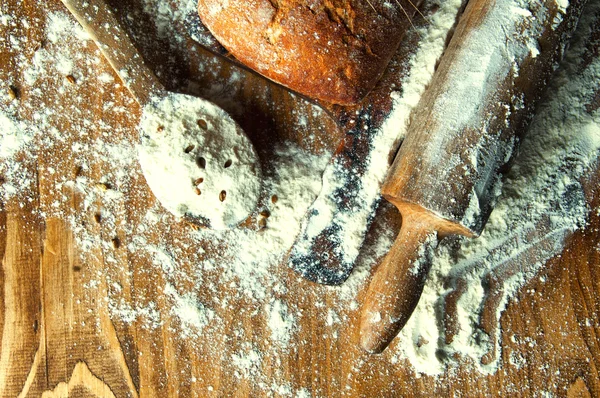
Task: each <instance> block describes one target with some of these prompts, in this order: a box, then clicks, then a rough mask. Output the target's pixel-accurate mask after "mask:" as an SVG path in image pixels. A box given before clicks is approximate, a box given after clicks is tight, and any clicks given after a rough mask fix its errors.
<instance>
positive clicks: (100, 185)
mask: <svg viewBox="0 0 600 398" xmlns="http://www.w3.org/2000/svg"><path fill="white" fill-rule="evenodd" d="M96 188H98V189H99V190H101V191H107V190H109V189H110V184H107V183H105V182H99V183H97V184H96Z"/></svg>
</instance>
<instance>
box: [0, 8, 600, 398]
mask: <svg viewBox="0 0 600 398" xmlns="http://www.w3.org/2000/svg"><path fill="white" fill-rule="evenodd" d="M114 4H115V5H116V6H118V7H117V8H118V9H120V10H124V12H125V11H127V10H129V11H131V10H133V11H135V10H136V8H138V9H139V7H140V5H139V3H138V2H135V1H130V2H124V3H118V2H116V1H115V2H114ZM123 4H125V5H123ZM7 7H8V8H9V9H10V10H11V13H12V15H13V16H14V18H15V19H16V20H17V21H22V20H26V21H28V22H29V24H28V25H27V26H26V25H25V24H22V23H19V24H17V26H16V27H11V28H8V27H6V26H1V27H0V35H1V37H2V38H3V41H2V42H1V43H0V81H1V83H0V84H1V88H2V90H7V89H8V87H7V84H6V83H5V82H12V83H11V85H14V86H15V87H14V88H15V89H16V90H15V91H16V92H17V94H18V100H22V101H25V100H26V99H27V98H28V96H31V95H32V94H31V93H32V90H35V88H36V87H28V86H27V85H26V84H25V79H24V78H23V72H24V71H23V65H24V63H23V62H18V61H17V60H18V59H19V54H21V55H24V56H25V59H31V58H32V57H33V55H34V53H35V51H36V48H37V47H38V46H39V45H47V46H52V45H56V44H53V43H50V44H49V43H44V42H43V38H44V26H43V24H44V21H45V18H44V16H45V15H46V14H47V13H49V12H51V11H54V10H63V11H64V8H63V6H62V4H61V3H60V1H58V0H56V1H54V0H45V1H39V2H30V1H25V2H21V1H17V0H9V1H8V2H7ZM143 22H144V21H143V20H142V21H141V23H140V24H137V25H136V24H134V26H133V27H132V28H131V29H133V30H135V29H142V28H141V27H143V30H140V32H141V31H144V32H145V34H147V35H149V36H150V37H152V35H156V32H154V31H153V27H152V24H149V23H147V24H144V23H143ZM138 33H139V32H138ZM15 34H16V35H21V36H23V37H27V38H28V40H27V41H24V42H23V44H22V45H21V46H11V45H10V44H9V45H7V43H9V42H10V41H9V40H8V37H9V35H15ZM163 44H164V43H162V42H161V41H157V42H155V43H154V44H153V45H154V46H155V47H154V48H145V49H144V50H145V52H146V56H147V57H148V58H150V59H152V60H153V65H155V67H156V68H157V69H158V70H167V69H168V68H171V69H172V66H173V65H177V66H178V68H175V70H176V73H178V74H177V75H176V76H175V77H176V79H174V80H170V79H165V80H164V81H163V83H165V85H167V87H169V88H177V87H178V85H181V82H182V81H184V79H186V78H191V79H193V80H195V81H198V82H199V83H202V81H203V79H211V78H212V77H211V76H210V74H209V75H208V76H201V75H199V74H198V72H195V71H197V70H198V68H197V64H198V62H200V56H199V55H198V54H201V52H198V53H194V54H195V55H194V56H191V57H189V58H188V59H183V58H181V59H180V58H178V57H177V55H178V54H176V53H174V54H173V53H169V55H170V56H171V58H169V57H166V56H164V54H165V52H167V53H168V51H169V49H168V48H167V47H162V46H163ZM190 45H191V44H190ZM144 50H143V51H144ZM84 51H85V52H86V53H89V54H90V57H100V56H99V54H98V53H97V51H96V50H95V48H94V45H93V44H92V43H88V44H86V45H85V48H84ZM157 52H158V55H157V54H156V53H157ZM202 56H203V57H204V56H206V54H204V55H202ZM182 59H183V60H182ZM214 65H218V64H214ZM94 68H95V71H96V73H97V74H98V75H100V74H101V73H110V74H112V73H113V72H112V71H111V70H110V67H109V65H108V64H107V63H106V62H104V61H103V60H100V61H99V62H98V63H97V64H96V65H95V66H94ZM219 70H220V75H223V76H225V75H227V74H229V73H231V71H230V67H229V66H227V65H220V66H219ZM57 73H58V72H57ZM241 73H243V72H241ZM64 84H65V83H64V81H63V80H61V79H60V76H59V77H57V78H56V79H55V80H54V81H48V82H46V86H45V87H48V88H49V89H48V90H46V92H45V93H44V97H43V100H42V101H40V103H39V104H36V107H35V108H22V109H19V116H20V117H22V118H24V119H31V118H32V113H33V112H34V111H35V110H43V109H44V108H45V107H47V106H49V104H52V105H53V107H54V108H57V107H58V108H61V109H62V110H63V112H62V113H60V114H57V115H54V116H53V119H52V122H53V123H54V124H55V125H56V126H59V127H60V129H61V134H62V135H63V136H64V137H65V139H64V142H61V143H59V144H54V145H52V148H53V150H52V152H45V151H40V152H38V154H37V155H38V156H37V158H35V159H31V158H23V159H22V162H21V167H22V169H23V171H24V172H26V173H27V174H28V175H30V176H31V179H30V186H29V187H27V188H28V189H27V191H28V195H27V196H26V197H19V196H17V197H13V198H11V199H10V200H9V201H7V202H6V203H0V257H1V258H2V269H1V272H0V333H1V338H2V342H1V346H0V350H1V352H0V396H2V397H15V396H27V397H29V396H31V397H37V396H44V397H65V396H75V397H77V396H97V397H113V396H114V397H126V396H133V397H137V396H140V397H150V396H157V397H165V396H180V397H193V396H251V397H255V396H280V395H282V396H290V395H293V393H294V391H300V390H301V389H304V391H306V392H308V393H310V394H312V395H313V396H342V395H343V396H365V397H374V396H495V395H505V396H508V395H510V396H515V395H521V396H542V395H543V394H544V393H545V392H548V393H552V394H555V395H557V396H569V397H587V396H600V371H599V367H600V233H599V231H600V211H599V210H600V195H599V193H600V192H598V188H597V187H598V183H599V181H600V173H599V172H598V171H596V172H595V173H591V175H590V177H589V180H588V181H587V182H586V187H587V200H588V203H589V204H590V217H589V220H590V222H589V224H588V225H587V227H586V228H585V229H584V230H583V231H579V232H577V233H575V234H574V236H572V237H571V238H570V239H569V242H568V244H567V247H566V248H565V250H564V251H563V253H562V254H561V255H560V256H557V257H555V258H553V259H552V260H550V261H548V262H547V264H546V266H545V267H544V268H543V269H542V271H541V272H540V276H543V278H539V277H536V278H534V279H533V280H532V281H531V282H530V283H528V284H527V285H526V286H525V287H524V288H523V289H521V291H520V292H519V294H518V295H517V299H515V300H511V301H510V303H509V305H508V307H507V309H506V311H505V313H504V314H503V316H502V321H501V325H502V328H503V338H502V341H503V343H502V344H503V350H502V359H501V363H502V366H501V368H500V370H498V371H497V372H496V373H494V374H491V375H482V374H481V373H478V372H476V371H473V370H470V369H471V368H470V367H469V366H468V364H465V365H464V366H463V367H461V368H459V369H457V370H456V369H454V370H451V371H448V372H446V373H445V374H443V375H440V376H437V377H429V376H425V375H416V374H415V372H414V370H413V369H412V368H411V366H410V364H409V363H408V362H406V361H399V362H397V363H392V362H391V361H390V360H389V358H388V357H386V356H385V355H383V356H370V355H368V354H365V353H363V352H361V350H360V349H359V348H358V320H359V319H358V312H359V309H358V308H354V307H352V308H337V309H336V310H337V311H339V313H343V314H345V316H346V317H347V318H348V320H349V321H348V323H346V324H341V325H340V324H336V325H334V326H333V328H334V329H335V333H334V332H332V330H331V328H332V326H331V325H327V322H326V321H325V318H326V317H325V314H326V313H327V308H328V305H335V301H334V300H333V299H332V297H331V295H330V293H329V292H328V290H327V289H324V288H320V287H315V286H314V285H312V284H311V283H309V282H306V281H303V280H301V279H299V278H298V277H297V276H296V275H295V274H294V273H293V272H291V271H289V270H288V269H287V268H285V267H283V266H282V267H280V268H278V271H277V275H275V277H277V278H280V279H281V284H282V285H283V286H284V287H285V289H284V292H283V293H282V292H281V291H275V290H274V291H272V292H271V293H272V294H273V295H285V298H286V300H287V301H288V302H293V303H294V305H295V308H297V309H298V310H299V311H301V312H302V316H301V317H299V318H298V319H297V323H298V329H299V330H300V331H301V332H300V333H297V334H293V335H292V336H291V337H290V339H291V340H290V344H289V347H290V348H288V349H285V350H284V349H280V350H279V349H276V348H275V349H273V348H272V347H271V348H270V347H268V343H267V342H266V340H267V336H268V335H269V334H270V333H271V332H270V330H269V329H268V327H267V325H266V321H265V319H264V317H263V316H261V315H260V314H259V315H257V313H256V311H255V310H256V308H255V305H256V303H255V302H253V301H251V300H246V299H244V298H243V297H239V296H236V295H234V294H232V292H231V291H230V290H231V289H235V287H230V286H229V285H222V286H221V285H219V275H218V272H216V271H207V273H206V275H205V276H204V278H205V281H206V284H207V286H213V287H214V286H217V287H218V289H216V290H215V289H196V291H195V294H196V295H197V297H198V299H199V301H202V302H219V301H220V300H225V299H226V298H227V297H228V296H229V297H233V298H230V299H228V300H225V301H226V302H227V303H228V305H227V306H224V307H222V306H221V307H218V306H215V308H214V310H215V311H216V312H217V313H218V316H219V319H220V320H221V321H220V322H219V323H218V325H209V326H208V327H207V328H205V330H204V332H203V333H202V334H200V335H195V336H191V337H190V336H189V335H186V334H185V333H183V331H182V328H181V325H179V324H178V322H177V320H176V319H174V317H173V316H172V315H171V312H170V308H169V305H170V304H169V302H168V300H166V299H165V297H164V296H165V295H164V293H163V291H162V289H163V286H164V281H165V279H167V275H165V274H162V273H161V272H156V269H155V268H153V269H152V270H151V271H149V270H148V264H149V263H150V261H151V259H149V258H145V257H144V255H140V254H137V253H131V252H128V251H127V250H126V248H127V244H128V243H129V242H130V238H132V237H131V236H130V231H129V229H128V228H126V227H124V226H123V224H122V223H125V224H135V223H136V222H139V221H140V218H142V217H143V214H142V215H140V212H139V211H137V210H138V209H140V208H142V209H143V208H148V207H151V206H152V204H153V201H154V199H153V197H152V195H151V193H150V192H149V191H148V189H147V188H146V187H145V184H144V182H143V178H142V176H141V175H140V174H139V173H138V174H135V175H134V176H133V177H132V179H133V181H132V184H130V185H128V186H124V187H119V186H108V188H109V189H114V190H120V192H121V194H123V195H124V196H125V198H126V200H125V204H126V205H125V206H124V207H123V208H121V209H119V212H118V214H114V215H113V216H114V217H115V219H116V220H117V222H116V223H114V225H111V226H109V225H107V224H106V223H105V222H103V220H102V218H101V217H99V216H97V214H98V211H100V209H101V208H102V206H103V203H102V200H101V199H98V201H97V202H98V203H94V204H93V205H92V206H89V204H86V203H84V202H83V197H82V194H81V192H78V191H77V190H69V189H68V188H66V187H64V186H63V187H62V188H61V189H62V191H60V192H57V187H58V186H59V185H58V184H57V182H58V181H62V180H73V179H74V178H75V176H76V175H77V174H78V173H84V174H85V176H86V177H87V178H89V179H91V180H96V181H98V183H99V184H104V185H101V186H102V187H104V188H106V187H107V185H106V183H107V181H105V178H106V177H105V170H106V168H107V167H108V165H102V164H101V163H97V164H94V165H93V167H90V168H89V169H85V170H83V171H82V170H80V169H79V168H78V166H77V161H78V159H77V156H76V154H72V153H71V152H70V148H71V147H70V145H69V143H70V142H69V137H70V136H71V135H75V134H77V131H78V126H79V124H78V122H77V117H78V116H79V115H80V114H81V112H84V113H85V115H86V116H87V117H88V118H90V119H91V120H95V121H99V120H104V122H105V123H107V124H109V125H110V126H112V127H114V136H109V137H106V136H100V135H98V136H89V137H87V138H86V139H87V140H89V141H90V142H93V141H95V140H106V141H107V142H118V140H123V139H129V140H135V139H136V133H135V125H136V123H137V117H138V115H139V108H138V107H137V106H136V104H135V103H134V101H133V100H132V99H131V98H130V96H129V94H128V92H127V91H126V90H125V89H124V88H123V87H115V88H113V89H110V90H97V89H96V88H97V86H98V81H97V80H96V79H95V78H94V76H86V77H85V79H81V83H78V84H76V85H74V86H73V87H70V90H72V91H71V93H74V95H65V94H64V90H60V89H59V88H60V87H61V86H62V85H64ZM237 84H239V87H236V88H235V90H233V91H232V92H233V94H232V96H233V97H235V98H234V99H235V101H237V102H239V103H243V104H244V109H245V113H240V111H239V107H237V106H235V101H232V100H227V101H225V103H224V104H223V106H225V107H226V108H227V107H228V106H229V107H230V108H231V111H230V112H231V113H233V114H236V110H237V117H238V120H239V121H240V123H241V124H242V125H243V127H244V128H245V130H246V131H248V132H249V134H250V135H251V137H252V139H253V140H254V142H256V143H257V146H258V147H262V148H265V149H264V150H263V151H262V152H261V156H262V157H263V158H264V157H267V158H268V156H269V153H268V151H267V149H266V148H268V147H269V146H270V145H271V144H272V142H276V141H283V140H293V141H296V142H297V143H298V144H299V145H301V146H302V145H304V146H306V147H307V148H309V149H311V150H319V149H320V148H326V149H329V150H331V149H333V148H334V147H335V145H336V143H337V142H338V141H339V139H340V135H339V132H337V130H336V128H335V125H334V123H333V121H332V120H330V119H328V118H327V116H326V115H323V114H318V113H311V112H305V113H308V114H309V115H313V116H311V117H309V119H308V124H307V126H306V127H304V128H296V129H294V128H284V127H283V126H287V127H289V126H293V125H294V121H295V119H294V116H293V115H294V114H296V113H297V112H299V111H306V110H310V109H311V107H312V105H310V104H307V103H304V102H301V101H300V100H298V99H296V98H295V97H292V96H290V95H289V94H288V93H286V92H285V91H283V90H281V89H279V88H277V87H273V86H271V85H269V84H267V83H266V82H265V81H264V80H262V79H260V78H257V77H255V76H253V75H246V76H245V78H244V79H241V80H240V81H239V83H237ZM82 98H83V99H82ZM106 101H114V103H115V106H117V107H119V106H122V107H125V108H127V109H129V111H128V112H114V113H110V114H107V112H106V111H105V110H104V109H103V104H104V103H105V102H106ZM57 104H58V105H57ZM232 104H234V105H232ZM275 104H277V105H275ZM244 115H247V116H245V117H244ZM265 132H268V134H266V133H265ZM310 134H314V135H316V136H318V137H320V139H318V140H311V141H310V145H309V144H308V143H307V142H308V141H307V140H306V137H308V136H309V135H310ZM49 167H51V168H52V171H50V170H49ZM136 187H137V188H136ZM134 188H136V189H134ZM57 195H59V196H60V195H63V196H64V197H66V198H67V200H62V201H60V203H59V204H58V205H55V201H56V199H57ZM27 198H29V199H32V200H29V199H27ZM57 206H58V209H56V207H57ZM73 212H76V213H78V214H80V215H83V218H84V219H85V220H87V222H85V223H83V224H81V225H82V228H84V229H85V230H86V231H85V232H86V234H87V235H86V236H89V237H91V238H95V239H97V241H98V242H106V241H108V242H111V241H114V242H119V243H115V244H114V245H108V246H107V245H99V244H98V245H92V246H91V247H89V248H85V251H86V252H87V254H88V255H86V256H85V261H82V260H81V258H82V257H81V256H80V254H81V253H82V252H83V251H84V248H82V247H81V245H80V243H78V242H79V241H78V240H77V239H75V236H74V234H75V232H74V231H72V230H71V227H70V225H71V224H70V223H69V222H68V221H67V220H65V219H64V218H61V217H59V216H57V215H60V214H72V213H73ZM380 216H382V217H392V218H394V219H395V220H396V221H395V222H396V224H397V214H396V213H394V212H393V211H392V210H390V209H389V208H386V209H384V210H383V211H382V212H381V214H380ZM115 225H116V227H115ZM188 231H189V227H188V226H187V225H185V224H182V223H170V224H169V225H168V226H165V227H162V228H158V229H157V230H156V231H150V232H148V233H147V234H146V238H148V239H149V240H153V241H161V240H165V239H166V240H177V239H185V236H186V235H187V234H188ZM79 232H80V231H79ZM115 239H116V240H115ZM208 246H209V245H207V246H206V247H208ZM182 250H184V249H182ZM186 250H188V251H189V256H190V259H193V258H196V257H194V255H196V253H195V252H194V250H195V248H188V249H186ZM207 250H208V254H207V255H210V248H208V249H207ZM90 253H91V254H93V255H90ZM109 259H110V262H109ZM178 266H179V267H181V269H180V270H179V271H178V272H179V273H178V275H181V276H182V277H181V278H179V279H178V280H175V281H174V283H175V284H176V286H175V287H176V288H181V289H187V290H190V289H194V288H193V287H190V286H188V285H189V284H190V283H191V282H190V281H189V280H187V279H186V278H185V277H184V276H185V275H186V274H190V275H191V274H193V272H194V268H193V260H190V261H189V262H185V263H183V264H179V265H178ZM169 277H170V278H171V279H170V280H173V278H172V275H171V276H169ZM92 282H93V288H92V287H90V286H91V285H92ZM115 282H118V286H119V288H118V289H117V288H116V287H115ZM215 295H216V296H215ZM109 297H112V298H114V297H120V298H122V299H123V300H125V301H127V302H131V303H137V304H143V303H144V302H148V301H151V300H152V301H153V302H155V303H156V305H157V308H156V310H157V311H158V313H160V314H161V318H162V320H163V323H162V324H161V325H160V326H159V327H147V323H145V322H142V321H141V320H135V321H134V322H124V321H123V319H121V318H119V317H117V316H115V315H114V314H113V313H111V311H110V308H109V306H108V301H109V300H108V298H109ZM361 300H362V293H359V295H358V301H359V303H360V302H361ZM265 302H268V298H267V299H265ZM248 344H251V345H252V346H254V347H256V348H257V350H258V351H259V352H267V353H268V356H266V357H263V358H262V360H261V361H260V363H259V365H258V366H259V367H260V369H258V370H257V371H256V372H254V373H253V372H251V373H250V374H249V375H245V377H241V376H240V373H239V369H237V368H236V367H235V366H233V364H232V363H231V360H230V359H231V357H232V355H233V354H235V353H237V352H239V351H240V349H243V348H244V347H245V346H246V345H248ZM515 354H516V355H518V356H520V357H522V358H524V361H523V363H522V364H521V366H510V365H509V361H510V356H511V355H515ZM274 381H276V383H275V385H282V384H286V385H287V386H289V388H290V389H291V392H289V391H288V392H289V393H288V392H286V390H285V389H279V390H278V389H276V388H273V385H274V384H273V382H274Z"/></svg>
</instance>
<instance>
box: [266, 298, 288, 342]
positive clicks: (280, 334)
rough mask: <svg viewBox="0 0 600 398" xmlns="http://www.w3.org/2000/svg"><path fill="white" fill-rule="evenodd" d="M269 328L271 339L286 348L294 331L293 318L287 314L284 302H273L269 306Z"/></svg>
mask: <svg viewBox="0 0 600 398" xmlns="http://www.w3.org/2000/svg"><path fill="white" fill-rule="evenodd" d="M268 311H269V328H270V329H271V339H272V340H273V341H274V342H276V343H279V344H281V345H283V346H287V344H288V343H289V340H290V336H291V334H292V332H293V329H294V317H293V316H292V315H291V314H290V313H289V310H288V307H287V305H286V304H285V302H282V301H281V300H275V301H274V302H273V303H272V304H271V305H270V306H269V310H268Z"/></svg>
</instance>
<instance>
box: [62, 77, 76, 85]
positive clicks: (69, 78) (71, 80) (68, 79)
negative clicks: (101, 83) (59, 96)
mask: <svg viewBox="0 0 600 398" xmlns="http://www.w3.org/2000/svg"><path fill="white" fill-rule="evenodd" d="M65 78H66V79H67V81H68V82H69V83H71V84H76V83H77V80H76V79H75V76H73V75H67V76H65Z"/></svg>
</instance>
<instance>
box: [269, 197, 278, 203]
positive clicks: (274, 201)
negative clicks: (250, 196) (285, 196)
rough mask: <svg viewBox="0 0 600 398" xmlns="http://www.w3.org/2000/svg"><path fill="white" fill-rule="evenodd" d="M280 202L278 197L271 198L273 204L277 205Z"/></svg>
mask: <svg viewBox="0 0 600 398" xmlns="http://www.w3.org/2000/svg"><path fill="white" fill-rule="evenodd" d="M278 200H279V198H278V197H277V195H273V196H271V202H272V203H277V201H278Z"/></svg>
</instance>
